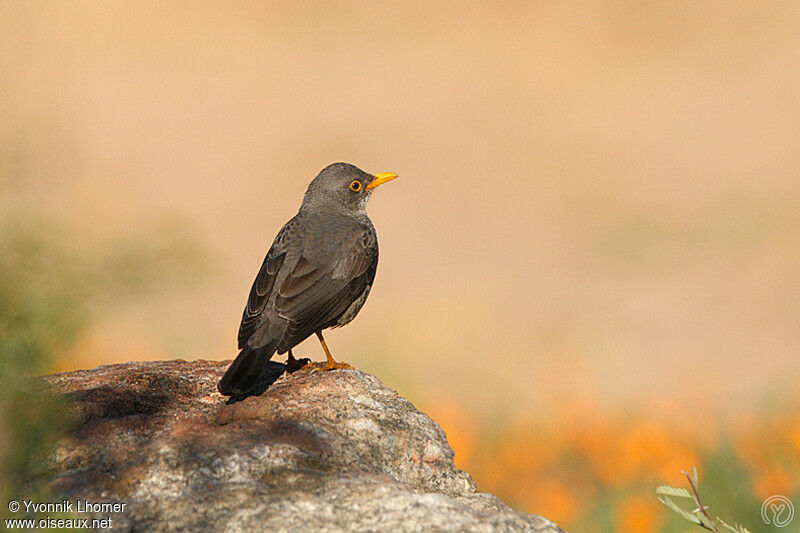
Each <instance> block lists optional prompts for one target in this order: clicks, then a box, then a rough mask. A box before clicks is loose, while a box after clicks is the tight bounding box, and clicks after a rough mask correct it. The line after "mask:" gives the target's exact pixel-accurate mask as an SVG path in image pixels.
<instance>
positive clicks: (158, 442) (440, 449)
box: [45, 361, 560, 532]
mask: <svg viewBox="0 0 800 533" xmlns="http://www.w3.org/2000/svg"><path fill="white" fill-rule="evenodd" d="M226 366H227V362H217V361H191V362H186V361H166V362H139V363H126V364H119V365H110V366H103V367H99V368H96V369H93V370H82V371H77V372H68V373H63V374H55V375H52V376H48V377H46V378H45V379H46V380H47V381H48V382H49V383H51V384H52V385H54V386H55V387H56V389H57V390H59V391H60V392H64V393H67V394H68V396H70V397H71V398H72V399H73V400H74V401H75V402H74V405H75V409H76V410H77V415H78V419H79V421H80V422H79V424H78V426H77V428H76V429H75V430H74V431H73V432H72V433H71V434H70V435H69V436H68V437H65V438H64V439H62V441H61V442H60V443H59V445H58V448H57V452H56V454H55V455H54V458H53V463H52V465H51V466H52V467H53V468H52V470H51V472H54V473H55V474H54V476H53V477H52V479H51V481H50V487H51V489H52V490H53V492H54V494H55V495H58V496H60V497H63V498H67V499H71V500H73V501H75V500H81V501H84V500H88V501H90V502H125V504H126V506H125V511H124V512H122V513H115V514H109V513H94V516H96V517H98V518H103V517H106V516H108V517H111V518H112V521H113V522H112V529H113V531H132V530H135V531H142V530H146V531H149V530H155V531H261V530H266V531H273V530H274V531H307V530H311V531H442V530H445V531H465V530H466V531H540V532H556V531H560V530H559V529H558V528H557V527H556V526H555V525H554V524H552V523H551V522H549V521H548V520H545V519H544V518H541V517H538V516H535V515H530V514H525V513H519V512H516V511H513V510H511V509H510V508H509V507H507V506H506V505H505V504H503V503H502V502H501V501H500V500H498V499H497V498H495V497H494V496H492V495H490V494H485V493H479V492H477V491H476V489H475V484H474V483H473V481H472V479H471V478H470V477H469V475H468V474H466V473H465V472H462V471H461V470H458V469H457V468H455V466H454V465H453V451H452V450H451V449H450V447H449V445H448V444H447V440H446V438H445V435H444V433H443V432H442V430H441V429H440V428H439V426H438V425H437V424H436V423H435V422H433V421H432V420H431V419H430V418H429V417H428V416H426V415H425V414H423V413H421V412H419V411H418V410H417V409H416V408H415V407H414V406H413V405H412V404H411V402H409V401H408V400H405V399H404V398H402V397H400V396H398V394H397V393H396V392H394V391H393V390H391V389H389V388H388V387H386V386H385V385H383V384H382V383H381V382H380V381H379V380H377V379H376V378H374V377H372V376H370V375H368V374H365V373H363V372H360V371H358V370H337V371H333V372H313V373H312V372H309V371H306V370H301V371H299V372H296V373H294V374H291V375H290V374H284V373H283V370H284V366H283V365H281V364H278V363H270V366H269V368H268V373H269V374H270V375H268V376H265V377H264V379H265V383H264V387H263V388H265V389H266V390H265V391H264V392H263V393H262V394H261V395H260V396H251V397H248V398H245V399H243V400H242V401H238V402H235V403H231V404H226V403H225V399H224V398H222V397H221V396H220V395H219V394H218V393H217V391H216V383H217V381H218V380H219V378H220V376H221V375H222V373H223V371H224V370H225V367H226ZM273 382H274V383H273ZM267 387H268V388H267ZM91 514H92V513H90V515H91Z"/></svg>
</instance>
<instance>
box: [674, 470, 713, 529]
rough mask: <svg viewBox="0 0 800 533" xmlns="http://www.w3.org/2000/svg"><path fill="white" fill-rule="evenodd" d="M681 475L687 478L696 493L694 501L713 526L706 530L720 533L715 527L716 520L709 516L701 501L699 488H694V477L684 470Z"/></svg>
mask: <svg viewBox="0 0 800 533" xmlns="http://www.w3.org/2000/svg"><path fill="white" fill-rule="evenodd" d="M681 474H683V475H684V476H686V479H687V480H688V481H689V486H690V487H692V492H693V493H694V499H695V501H696V502H697V506H698V507H699V508H700V512H702V513H703V515H705V517H706V518H708V523H709V524H711V527H710V528H706V529H708V530H709V531H713V532H714V533H719V530H718V529H717V527H716V526H715V525H714V520H712V519H711V517H710V516H708V513H707V512H706V508H705V506H704V505H703V502H701V501H700V493H699V492H697V487H695V486H694V482H693V481H692V476H690V475H689V474H688V473H687V472H686V471H684V470H681ZM700 525H701V526H702V525H703V524H700Z"/></svg>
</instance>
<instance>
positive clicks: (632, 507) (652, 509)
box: [614, 497, 663, 533]
mask: <svg viewBox="0 0 800 533" xmlns="http://www.w3.org/2000/svg"><path fill="white" fill-rule="evenodd" d="M662 516H663V509H662V508H661V507H660V506H659V503H658V502H657V501H656V499H655V498H651V497H631V498H628V499H626V500H625V501H623V502H622V504H621V505H620V506H619V507H618V508H617V510H616V512H615V513H614V523H615V525H616V530H617V531H619V532H621V533H650V532H651V531H656V530H657V529H658V525H659V524H660V522H661V520H662Z"/></svg>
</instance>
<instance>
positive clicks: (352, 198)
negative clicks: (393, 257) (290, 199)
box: [303, 163, 397, 213]
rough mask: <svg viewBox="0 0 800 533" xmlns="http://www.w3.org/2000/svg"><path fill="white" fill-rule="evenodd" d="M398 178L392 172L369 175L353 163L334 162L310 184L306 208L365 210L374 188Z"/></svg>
mask: <svg viewBox="0 0 800 533" xmlns="http://www.w3.org/2000/svg"><path fill="white" fill-rule="evenodd" d="M396 177H397V174H394V173H392V172H383V173H380V174H369V173H367V172H364V171H363V170H361V169H360V168H358V167H356V166H355V165H351V164H350V163H333V164H331V165H328V166H327V167H325V168H323V169H322V171H321V172H320V173H319V174H317V177H316V178H314V180H313V181H312V182H311V183H310V184H309V186H308V189H307V190H306V195H305V197H304V198H303V207H305V206H308V205H318V206H321V207H323V208H325V207H327V208H331V209H340V208H344V209H346V210H348V211H352V212H354V213H364V212H365V210H366V206H367V200H369V197H370V195H372V190H373V189H374V188H375V187H377V186H378V185H380V184H381V183H386V182H387V181H391V180H393V179H395V178H396Z"/></svg>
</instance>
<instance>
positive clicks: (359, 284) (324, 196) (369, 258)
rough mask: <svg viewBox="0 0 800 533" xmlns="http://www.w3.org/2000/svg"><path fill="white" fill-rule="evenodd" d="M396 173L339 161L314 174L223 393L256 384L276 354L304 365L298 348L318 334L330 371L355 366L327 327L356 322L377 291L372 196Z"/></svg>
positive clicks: (271, 260) (267, 271)
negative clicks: (338, 356) (329, 338)
mask: <svg viewBox="0 0 800 533" xmlns="http://www.w3.org/2000/svg"><path fill="white" fill-rule="evenodd" d="M396 177H397V174H393V173H391V172H385V173H381V174H374V175H373V174H368V173H367V172H364V171H363V170H361V169H359V168H357V167H355V166H353V165H351V164H349V163H333V164H332V165H328V166H327V167H325V168H324V169H323V170H322V171H321V172H320V173H319V174H318V175H317V177H315V178H314V180H313V181H312V182H311V184H310V185H309V186H308V189H307V190H306V193H305V196H304V197H303V203H302V205H301V206H300V210H299V211H298V213H297V214H296V215H295V216H294V217H293V218H292V219H291V220H289V222H287V223H286V224H285V225H284V226H283V228H281V230H280V231H279V232H278V235H277V236H276V237H275V240H274V242H273V243H272V246H271V247H270V249H269V252H267V256H266V257H265V258H264V262H263V263H262V264H261V269H260V270H259V271H258V275H257V276H256V279H255V281H254V282H253V287H252V288H251V289H250V295H249V297H248V298H247V305H246V306H245V308H244V313H243V314H242V323H241V325H240V326H239V349H240V350H241V351H240V352H239V355H238V356H237V357H236V359H235V360H234V361H233V363H231V365H230V366H229V367H228V370H227V371H226V372H225V375H224V376H222V379H221V380H220V382H219V385H218V386H217V388H218V389H219V392H220V393H221V394H223V395H225V396H234V395H240V394H245V393H247V392H249V391H250V390H252V389H253V388H255V387H256V386H257V385H258V383H259V380H260V377H261V373H262V371H263V369H264V367H265V366H266V364H267V361H269V359H270V358H271V357H272V356H273V355H274V354H275V353H276V352H277V353H278V354H283V353H286V352H288V358H287V367H288V368H289V370H291V371H294V370H296V369H298V368H300V367H302V366H303V364H302V363H301V362H300V361H298V360H297V359H295V358H294V356H293V355H292V348H294V347H295V346H297V344H299V343H300V342H302V341H303V340H305V339H306V338H308V337H309V336H311V335H312V334H316V335H317V337H318V338H319V341H320V343H321V344H322V349H323V351H324V352H325V356H326V358H327V362H326V363H325V365H324V366H323V367H322V369H323V370H333V369H336V368H349V366H348V365H347V364H346V363H337V362H336V361H335V360H334V359H333V356H332V355H331V352H330V350H329V349H328V346H327V344H326V343H325V338H324V337H323V336H322V331H323V330H325V329H328V328H336V327H340V326H344V325H345V324H347V323H349V322H350V321H351V320H353V319H354V318H355V316H356V315H357V314H358V312H359V311H360V310H361V308H362V307H363V305H364V302H365V301H366V300H367V296H369V291H370V289H371V288H372V282H373V280H374V279H375V271H376V269H377V267H378V239H377V235H376V233H375V228H374V227H373V225H372V221H370V219H369V217H368V216H367V212H366V206H367V201H368V200H369V198H370V195H371V194H372V191H373V190H374V189H375V187H377V186H378V185H380V184H382V183H386V182H387V181H390V180H393V179H394V178H396Z"/></svg>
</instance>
